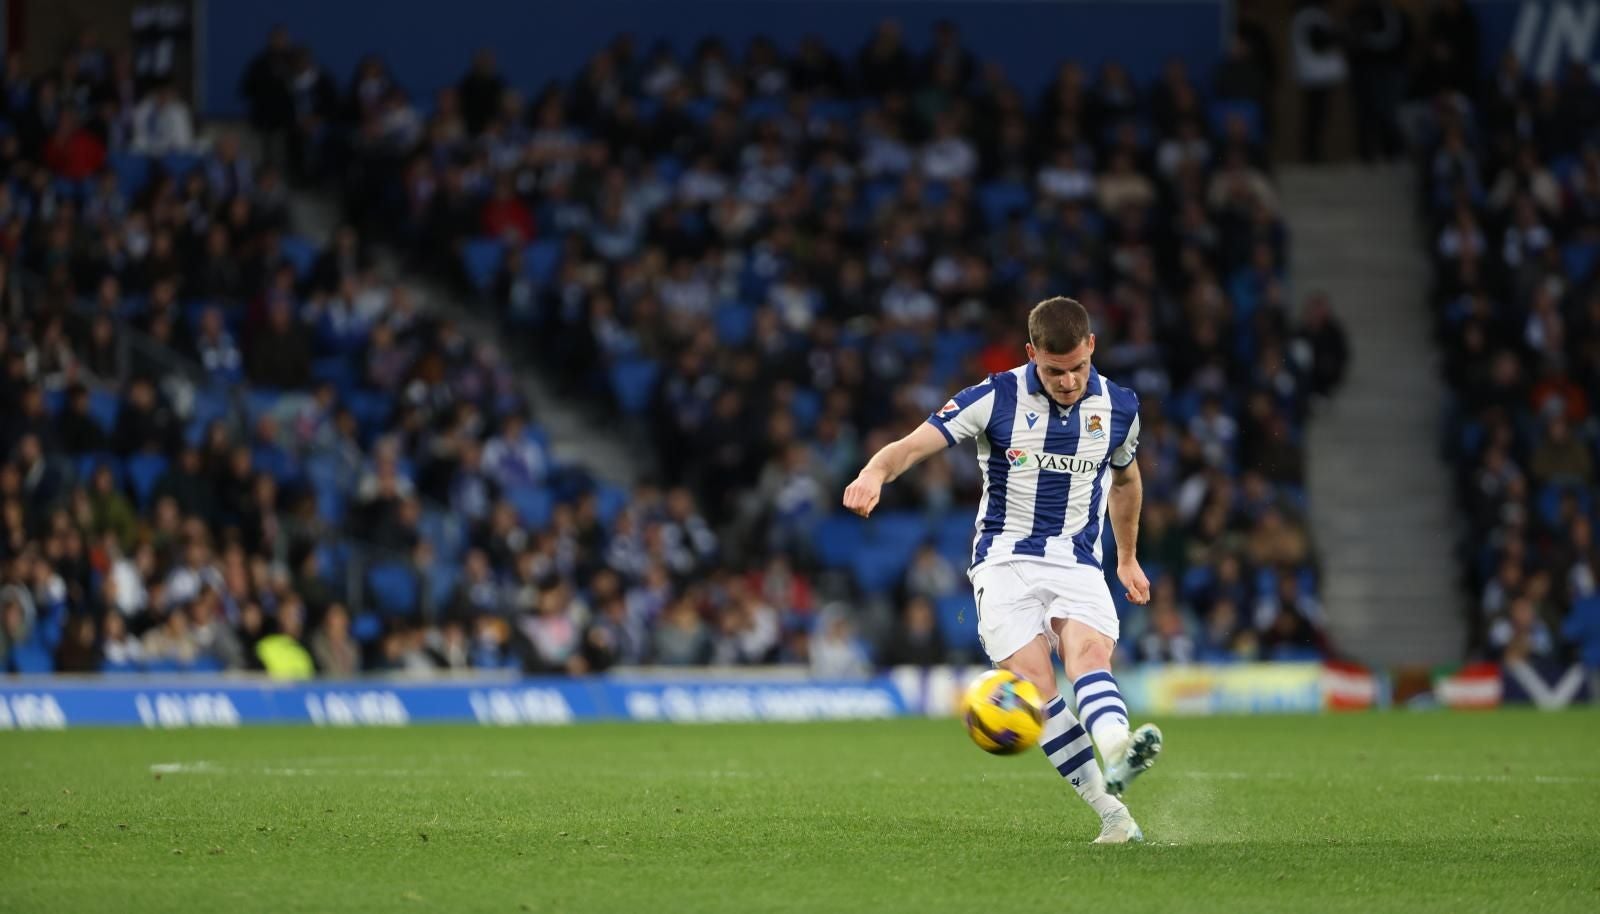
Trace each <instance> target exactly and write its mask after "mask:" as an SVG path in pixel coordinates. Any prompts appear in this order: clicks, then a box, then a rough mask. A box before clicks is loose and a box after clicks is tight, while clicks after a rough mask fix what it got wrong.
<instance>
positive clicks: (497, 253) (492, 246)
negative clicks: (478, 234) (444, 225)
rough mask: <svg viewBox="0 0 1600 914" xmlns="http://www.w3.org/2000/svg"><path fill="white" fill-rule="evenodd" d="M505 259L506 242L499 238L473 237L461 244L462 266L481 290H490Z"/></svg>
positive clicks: (474, 286) (468, 277) (476, 287)
mask: <svg viewBox="0 0 1600 914" xmlns="http://www.w3.org/2000/svg"><path fill="white" fill-rule="evenodd" d="M505 259H506V246H505V242H503V241H501V240H500V239H498V238H471V239H468V240H467V241H466V242H465V243H464V244H462V245H461V268H462V269H463V270H465V271H466V274H467V281H468V282H470V283H472V287H473V288H474V289H477V290H478V291H479V292H487V291H489V286H490V285H491V284H493V283H494V276H495V274H496V273H498V272H500V264H501V263H502V262H503V261H504V260H505Z"/></svg>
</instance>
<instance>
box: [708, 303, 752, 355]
mask: <svg viewBox="0 0 1600 914" xmlns="http://www.w3.org/2000/svg"><path fill="white" fill-rule="evenodd" d="M711 319H712V321H713V322H714V323H715V324H716V326H717V342H719V343H721V344H722V345H724V346H743V345H744V344H745V343H747V342H749V341H750V334H751V333H752V332H753V331H754V330H755V326H756V313H755V310H754V309H751V308H748V307H745V306H744V305H740V304H727V305H723V306H722V307H720V308H718V309H717V310H716V311H715V313H713V314H712V315H711Z"/></svg>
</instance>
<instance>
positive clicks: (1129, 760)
mask: <svg viewBox="0 0 1600 914" xmlns="http://www.w3.org/2000/svg"><path fill="white" fill-rule="evenodd" d="M1160 754H1161V728H1160V727H1157V726H1156V725H1155V724H1145V725H1144V726H1142V727H1140V728H1139V729H1137V730H1135V731H1133V738H1132V739H1130V740H1128V748H1127V750H1126V751H1124V752H1123V753H1122V754H1121V756H1120V757H1118V758H1114V759H1111V760H1110V761H1108V762H1107V763H1106V792H1107V793H1109V794H1111V795H1112V796H1116V797H1120V796H1122V792H1123V791H1125V790H1127V789H1128V785H1129V784H1132V783H1133V779H1134V778H1136V777H1138V776H1139V775H1141V774H1144V773H1145V772H1146V771H1149V770H1150V766H1151V765H1154V764H1155V763H1156V756H1158V755H1160Z"/></svg>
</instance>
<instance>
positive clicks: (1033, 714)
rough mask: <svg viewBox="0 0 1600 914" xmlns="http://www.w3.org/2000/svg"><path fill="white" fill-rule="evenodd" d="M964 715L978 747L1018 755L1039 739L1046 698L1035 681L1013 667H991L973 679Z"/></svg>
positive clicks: (965, 701) (1000, 753) (963, 709)
mask: <svg viewBox="0 0 1600 914" xmlns="http://www.w3.org/2000/svg"><path fill="white" fill-rule="evenodd" d="M961 719H962V721H963V722H964V723H965V724H966V727H967V735H968V736H970V737H972V741H973V742H975V743H977V744H978V748H980V749H982V750H983V751H985V752H992V753H994V754H995V755H1015V754H1017V753H1018V752H1023V751H1025V750H1027V749H1029V748H1030V747H1032V746H1033V745H1034V744H1035V743H1037V742H1038V741H1039V733H1040V731H1042V730H1043V729H1044V702H1043V701H1042V700H1041V699H1040V698H1039V690H1038V689H1036V688H1034V686H1033V683H1031V682H1029V681H1028V680H1026V679H1023V678H1022V677H1021V676H1018V675H1017V674H1016V673H1013V672H1011V671H1010V670H990V671H989V672H987V673H984V674H983V675H981V676H979V677H978V678H976V679H974V680H972V684H971V685H969V686H967V691H966V693H965V694H964V695H963V696H962V698H961Z"/></svg>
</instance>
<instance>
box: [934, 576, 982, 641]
mask: <svg viewBox="0 0 1600 914" xmlns="http://www.w3.org/2000/svg"><path fill="white" fill-rule="evenodd" d="M934 614H935V615H936V616H937V617H938V619H939V631H940V633H942V634H943V635H944V643H945V646H947V647H949V648H950V649H952V650H958V651H964V652H966V653H968V654H972V655H976V656H982V654H983V642H982V641H981V640H979V638H978V606H977V604H976V603H975V602H974V601H973V599H972V593H971V592H970V591H969V590H967V588H965V587H963V588H960V589H959V590H957V591H956V592H955V593H953V594H951V595H949V596H947V597H940V598H939V599H938V601H937V602H936V603H935V604H934Z"/></svg>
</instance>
